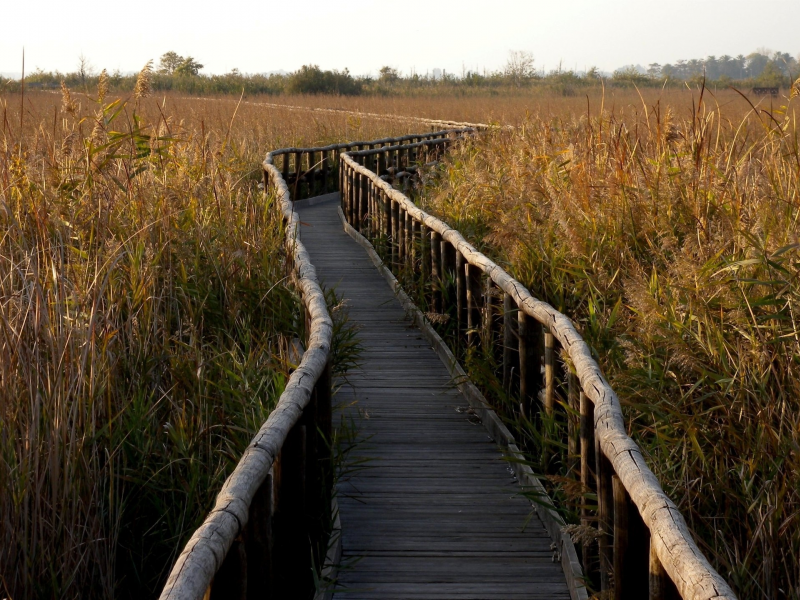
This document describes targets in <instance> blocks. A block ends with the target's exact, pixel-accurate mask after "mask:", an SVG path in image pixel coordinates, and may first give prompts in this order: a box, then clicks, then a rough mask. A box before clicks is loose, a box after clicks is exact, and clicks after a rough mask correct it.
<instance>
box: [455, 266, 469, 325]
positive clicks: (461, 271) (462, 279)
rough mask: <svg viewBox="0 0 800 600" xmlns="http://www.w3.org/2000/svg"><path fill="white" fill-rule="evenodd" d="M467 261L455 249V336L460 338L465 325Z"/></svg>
mask: <svg viewBox="0 0 800 600" xmlns="http://www.w3.org/2000/svg"><path fill="white" fill-rule="evenodd" d="M466 264H467V261H466V260H464V256H463V255H462V254H461V252H459V251H458V250H456V318H457V322H458V329H457V330H456V331H457V333H458V336H457V338H458V339H459V340H461V338H462V336H463V334H464V331H465V330H466V327H467V278H466V267H465V265H466Z"/></svg>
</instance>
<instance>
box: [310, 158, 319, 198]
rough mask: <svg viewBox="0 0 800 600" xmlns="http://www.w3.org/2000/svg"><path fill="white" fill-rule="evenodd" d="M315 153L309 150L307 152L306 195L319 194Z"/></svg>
mask: <svg viewBox="0 0 800 600" xmlns="http://www.w3.org/2000/svg"><path fill="white" fill-rule="evenodd" d="M316 159H317V153H316V152H315V151H314V150H311V151H310V152H309V153H308V197H309V198H311V197H313V196H317V195H319V192H318V190H319V167H318V166H317V160H316Z"/></svg>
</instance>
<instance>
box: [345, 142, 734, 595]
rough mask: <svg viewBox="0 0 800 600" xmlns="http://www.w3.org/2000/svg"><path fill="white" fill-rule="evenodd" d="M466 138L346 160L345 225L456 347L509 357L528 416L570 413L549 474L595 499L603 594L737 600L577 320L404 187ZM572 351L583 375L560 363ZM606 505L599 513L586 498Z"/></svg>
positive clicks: (585, 555) (587, 563)
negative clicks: (448, 322) (654, 467)
mask: <svg viewBox="0 0 800 600" xmlns="http://www.w3.org/2000/svg"><path fill="white" fill-rule="evenodd" d="M456 135H459V134H456ZM455 137H456V136H452V135H451V136H449V137H448V136H443V137H441V138H438V139H432V140H415V141H414V142H413V143H410V144H399V145H394V146H381V147H377V148H361V149H359V150H357V151H350V152H345V153H343V154H342V155H341V157H340V163H341V164H340V182H341V183H340V186H341V193H342V196H341V202H342V212H343V214H344V217H345V219H346V220H347V222H348V223H349V224H350V225H351V226H352V227H353V228H354V229H355V230H356V231H358V232H359V233H361V234H362V235H363V236H364V237H366V238H367V239H368V240H369V241H370V242H371V243H372V244H373V246H374V247H375V248H376V249H377V251H378V252H379V254H380V255H381V256H382V258H383V260H384V264H385V265H386V266H388V267H389V268H390V269H391V270H392V271H393V273H395V274H396V275H397V276H398V278H399V279H401V280H405V281H406V282H409V283H410V284H411V285H412V286H414V287H416V288H417V290H421V291H420V293H421V295H422V300H423V301H424V302H425V303H426V305H427V306H428V307H429V308H430V309H431V312H433V313H438V314H442V313H444V314H447V315H449V316H450V317H452V320H453V321H454V324H455V331H456V333H455V342H454V343H455V344H458V345H462V346H463V347H464V348H469V347H473V348H474V347H478V346H480V347H482V348H484V349H485V351H486V352H487V353H489V354H491V355H494V356H496V357H498V362H499V365H500V367H499V370H500V371H501V373H499V376H500V377H502V381H503V389H504V390H506V391H508V392H509V393H510V395H515V396H516V403H517V404H518V411H519V413H520V414H521V415H522V416H524V417H525V418H526V419H529V420H532V421H534V422H536V420H537V419H538V422H543V421H545V420H548V421H551V422H552V420H553V419H555V418H557V417H558V415H557V413H558V412H559V411H561V412H562V413H563V415H562V416H561V417H560V418H561V420H562V422H563V421H566V427H563V428H562V430H565V431H566V437H567V439H566V440H554V442H555V443H553V444H550V445H549V446H552V447H556V448H558V447H561V448H565V449H566V453H565V454H564V455H563V456H562V458H563V460H561V461H556V460H551V458H550V457H548V456H544V457H543V458H542V464H544V465H545V468H546V469H549V468H550V467H549V465H550V464H551V463H557V462H560V463H561V464H560V465H559V466H560V467H561V469H562V473H561V475H562V476H566V477H567V478H572V479H573V480H574V481H575V483H576V484H577V483H578V482H579V484H580V488H581V489H582V490H583V496H584V500H583V501H581V502H580V507H579V510H580V517H581V523H582V525H584V526H586V528H587V529H588V528H589V527H591V526H596V528H597V530H598V534H599V537H598V540H597V541H598V543H597V544H596V545H595V544H588V543H587V544H585V545H584V546H583V547H582V559H583V560H582V562H583V570H584V573H585V574H586V575H588V576H589V577H590V578H591V579H592V580H593V581H594V582H595V587H596V588H599V589H600V591H604V592H607V593H610V594H612V596H611V597H613V598H615V599H618V600H619V599H631V600H634V599H636V600H639V599H642V598H649V599H650V600H671V599H673V598H678V597H680V598H683V599H685V600H712V599H714V600H723V599H724V600H734V599H735V596H734V594H733V591H732V590H731V588H730V587H729V586H728V584H727V583H726V581H725V580H724V579H723V578H722V577H721V576H720V575H719V574H718V573H717V572H716V571H715V570H714V569H713V567H712V566H711V565H710V563H709V562H708V560H707V559H706V558H705V557H704V556H703V554H702V552H701V551H700V549H699V548H698V546H697V544H696V543H695V541H694V539H693V538H692V535H691V532H690V531H689V528H688V526H687V525H686V522H685V520H684V519H683V516H682V515H681V514H680V512H679V511H678V509H677V507H676V506H675V504H674V503H673V502H672V500H670V499H669V497H667V495H666V494H665V493H664V491H663V490H662V488H661V485H660V484H659V482H658V480H657V479H656V477H655V475H654V474H653V472H652V471H651V470H650V468H649V467H648V466H647V464H646V462H645V460H644V457H643V455H642V451H641V449H640V448H639V447H638V445H637V444H636V443H635V442H634V441H633V440H632V439H631V438H630V437H629V436H628V434H627V431H626V428H625V423H624V419H623V414H622V408H621V406H620V402H619V399H618V398H617V395H616V394H615V392H614V390H613V389H611V387H610V386H609V384H608V382H606V380H605V378H604V376H603V374H602V372H601V370H600V367H599V366H598V365H597V363H596V362H595V360H594V359H593V358H592V356H591V351H590V349H589V346H588V345H587V344H586V342H585V341H584V340H583V338H582V337H581V336H580V335H579V334H578V332H577V331H576V329H575V327H574V326H573V324H572V321H571V320H570V319H569V318H568V317H567V316H566V315H564V314H562V313H560V312H558V311H557V310H555V309H554V308H553V307H552V306H550V305H549V304H547V303H545V302H542V301H540V300H538V299H536V298H534V297H533V296H532V295H531V293H530V292H529V291H528V290H527V289H526V288H525V287H524V286H523V285H522V284H521V283H520V282H518V281H516V280H515V279H513V278H512V277H511V276H510V275H508V273H506V272H505V271H504V270H503V269H502V268H501V267H499V266H498V265H497V264H496V263H494V262H493V261H492V260H490V259H489V258H488V257H486V256H485V255H484V254H482V253H481V252H479V251H477V250H476V249H475V248H474V247H473V246H472V245H471V244H469V243H468V242H467V241H466V240H465V239H464V237H463V236H462V235H461V234H460V233H459V232H458V231H456V230H454V229H452V228H451V227H449V226H448V225H447V224H446V223H444V222H443V221H441V220H439V219H437V218H436V217H434V216H432V215H429V214H427V213H426V212H424V211H423V210H421V209H420V208H418V207H417V206H416V205H415V204H414V202H413V201H412V200H411V199H409V198H408V197H407V196H406V195H405V194H403V193H402V191H400V190H398V189H395V187H394V185H392V184H395V185H397V184H398V183H400V184H401V185H404V186H407V185H408V183H407V182H408V180H409V178H410V176H411V175H412V174H413V172H414V170H415V163H418V164H419V163H424V162H425V161H426V160H428V157H429V156H431V155H432V154H435V153H437V152H441V151H443V150H444V149H445V148H446V147H447V146H449V145H450V144H452V143H454V142H455ZM451 297H455V300H454V301H448V298H451ZM560 349H563V351H565V352H566V355H567V356H568V357H569V361H564V362H569V363H571V365H572V366H571V367H565V365H562V364H560V363H561V361H558V360H557V357H558V356H559V353H560ZM543 448H544V449H543V450H542V452H543V453H547V452H550V450H548V445H544V446H543ZM595 495H596V499H597V502H596V504H595V505H594V506H593V505H591V504H590V503H589V502H587V501H586V499H587V498H593V497H595Z"/></svg>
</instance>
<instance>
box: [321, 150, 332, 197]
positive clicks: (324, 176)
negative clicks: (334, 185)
mask: <svg viewBox="0 0 800 600" xmlns="http://www.w3.org/2000/svg"><path fill="white" fill-rule="evenodd" d="M330 153H331V151H330V150H323V151H322V153H321V156H320V158H321V160H322V165H321V173H322V193H323V194H327V193H328V191H329V190H330V185H329V183H328V170H329V169H328V157H329V156H330Z"/></svg>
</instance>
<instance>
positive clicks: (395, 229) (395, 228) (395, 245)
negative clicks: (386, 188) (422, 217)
mask: <svg viewBox="0 0 800 600" xmlns="http://www.w3.org/2000/svg"><path fill="white" fill-rule="evenodd" d="M390 202H391V203H392V239H391V246H392V267H393V268H394V270H395V275H396V274H397V271H398V269H399V268H400V204H399V203H397V202H395V201H394V200H390Z"/></svg>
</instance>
